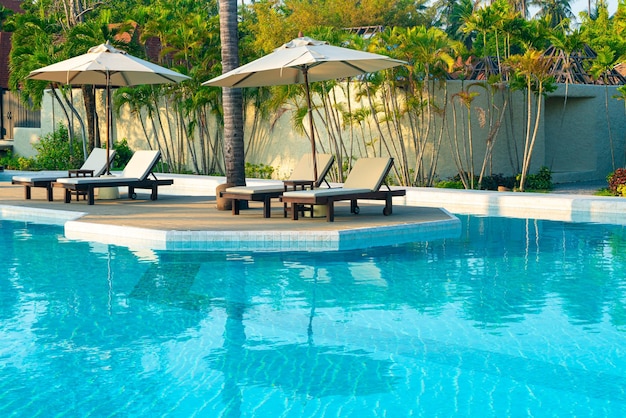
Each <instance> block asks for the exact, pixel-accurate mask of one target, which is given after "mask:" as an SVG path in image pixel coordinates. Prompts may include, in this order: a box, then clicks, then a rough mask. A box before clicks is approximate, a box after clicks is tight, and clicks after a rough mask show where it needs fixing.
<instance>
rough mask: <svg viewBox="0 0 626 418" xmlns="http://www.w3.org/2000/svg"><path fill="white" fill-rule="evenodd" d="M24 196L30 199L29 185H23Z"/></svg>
mask: <svg viewBox="0 0 626 418" xmlns="http://www.w3.org/2000/svg"><path fill="white" fill-rule="evenodd" d="M24 198H25V199H26V200H30V186H24Z"/></svg>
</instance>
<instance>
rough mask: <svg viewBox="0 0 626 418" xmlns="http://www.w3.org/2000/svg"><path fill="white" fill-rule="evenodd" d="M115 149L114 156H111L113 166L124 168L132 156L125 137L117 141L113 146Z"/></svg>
mask: <svg viewBox="0 0 626 418" xmlns="http://www.w3.org/2000/svg"><path fill="white" fill-rule="evenodd" d="M113 149H115V157H114V158H113V168H124V167H126V164H128V161H130V159H131V157H132V156H133V150H131V149H130V147H129V146H128V141H126V138H124V139H122V140H121V141H118V142H116V143H115V145H114V146H113Z"/></svg>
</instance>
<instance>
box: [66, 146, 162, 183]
mask: <svg viewBox="0 0 626 418" xmlns="http://www.w3.org/2000/svg"><path fill="white" fill-rule="evenodd" d="M160 155H161V152H160V151H158V150H157V151H146V150H140V151H135V153H134V154H133V156H132V157H131V159H130V161H128V164H126V168H124V171H122V174H121V175H120V176H104V177H72V178H63V179H58V180H57V181H58V182H59V183H62V184H90V183H91V184H95V185H97V184H98V183H122V184H123V183H134V182H137V181H142V180H145V179H146V177H148V175H149V174H150V170H152V168H153V167H154V165H155V164H156V162H157V160H158V159H159V156H160ZM96 187H98V186H96Z"/></svg>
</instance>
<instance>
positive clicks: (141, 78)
mask: <svg viewBox="0 0 626 418" xmlns="http://www.w3.org/2000/svg"><path fill="white" fill-rule="evenodd" d="M28 78H29V79H32V80H46V81H53V82H57V83H61V84H69V85H81V84H92V85H95V86H105V87H106V90H107V93H106V99H107V100H106V112H107V129H106V132H107V140H106V148H107V149H108V148H109V145H110V141H111V138H110V136H111V135H110V130H109V128H110V125H111V87H112V86H114V87H122V86H136V85H140V84H164V83H178V82H181V81H184V80H187V79H189V78H190V77H188V76H186V75H184V74H180V73H178V72H176V71H172V70H170V69H168V68H165V67H161V66H159V65H156V64H153V63H151V62H148V61H145V60H142V59H140V58H137V57H134V56H132V55H129V54H128V53H126V51H122V50H120V49H117V48H114V47H113V46H111V45H110V44H109V43H108V42H107V43H105V44H101V45H98V46H94V47H91V48H89V51H87V53H86V54H83V55H79V56H76V57H73V58H69V59H67V60H64V61H60V62H57V63H55V64H52V65H48V66H46V67H42V68H39V69H38V70H34V71H31V72H30V74H29V75H28ZM108 156H109V155H108V153H107V173H108V172H109V171H108V170H109V161H108Z"/></svg>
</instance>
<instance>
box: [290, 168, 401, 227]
mask: <svg viewBox="0 0 626 418" xmlns="http://www.w3.org/2000/svg"><path fill="white" fill-rule="evenodd" d="M392 166H393V159H392V158H361V159H359V160H357V162H356V163H355V164H354V167H353V168H352V171H351V172H350V174H349V175H348V177H347V178H346V181H345V183H344V184H343V187H338V188H333V189H314V190H297V191H289V192H285V193H283V195H282V197H281V200H282V201H283V202H284V203H285V204H290V205H291V218H292V219H294V220H297V219H298V213H299V212H300V206H301V205H325V206H326V220H327V221H328V222H333V221H334V220H335V209H334V207H335V206H334V205H335V202H339V201H346V200H349V201H350V212H351V213H354V214H358V213H359V206H358V205H357V201H358V200H359V199H368V200H384V201H385V207H384V209H383V214H384V215H385V216H387V215H391V213H392V212H393V204H392V198H393V197H394V196H405V195H406V190H404V189H394V190H392V189H391V188H390V187H389V186H388V185H387V183H385V178H386V177H387V175H388V174H389V171H390V170H391V167H392ZM383 184H384V185H385V188H386V189H385V190H381V186H382V185H383Z"/></svg>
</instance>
